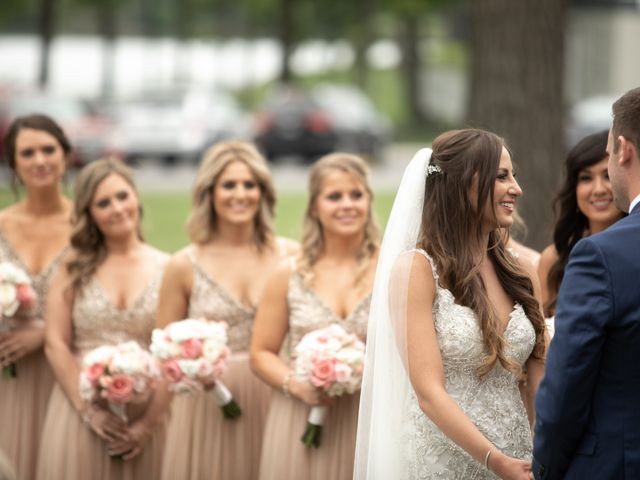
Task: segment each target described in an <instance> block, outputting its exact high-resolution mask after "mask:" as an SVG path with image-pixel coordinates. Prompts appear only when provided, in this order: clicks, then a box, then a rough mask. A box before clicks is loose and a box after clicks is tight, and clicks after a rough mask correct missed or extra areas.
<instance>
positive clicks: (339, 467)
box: [251, 153, 379, 480]
mask: <svg viewBox="0 0 640 480" xmlns="http://www.w3.org/2000/svg"><path fill="white" fill-rule="evenodd" d="M309 195H310V198H309V204H308V207H307V212H306V216H305V221H304V232H303V241H302V252H301V255H300V257H299V258H298V260H297V261H292V262H288V263H286V264H284V265H282V266H281V267H280V268H279V269H278V271H277V272H276V273H275V274H274V275H273V276H272V278H271V279H270V280H269V281H268V283H267V287H266V289H265V293H264V297H263V299H262V302H261V303H260V308H259V310H258V313H257V315H256V325H255V329H254V334H253V339H252V342H251V365H252V367H253V369H254V371H255V372H256V374H257V375H258V376H259V377H260V378H262V380H264V381H265V382H266V383H267V384H268V385H270V386H271V387H273V388H274V395H273V396H272V402H271V407H270V410H269V416H268V419H267V425H266V427H265V434H264V446H263V449H262V456H261V462H260V479H261V480H268V479H273V480H285V479H299V478H304V479H305V480H316V479H317V480H324V479H327V478H331V479H332V480H340V479H351V478H352V476H353V458H354V453H355V441H356V425H357V415H358V403H359V397H360V396H359V394H356V395H347V396H343V397H339V398H337V399H335V400H334V401H329V400H328V399H327V398H325V396H324V395H323V394H322V393H321V392H320V391H319V390H318V389H316V388H315V387H313V386H312V385H311V384H310V383H308V382H301V381H299V380H297V379H296V378H295V377H294V376H293V375H292V362H293V361H294V358H291V354H290V352H291V351H292V350H293V348H295V346H296V344H297V343H298V342H299V341H300V339H301V338H302V337H303V336H304V334H306V333H307V332H310V331H312V330H316V329H318V328H322V327H326V326H328V325H330V324H332V323H338V324H340V325H342V326H343V327H344V328H345V329H346V330H347V331H349V332H351V333H355V334H357V335H358V336H359V337H360V338H361V339H362V340H364V339H365V336H366V332H367V318H368V315H369V303H370V300H371V289H372V287H373V277H374V273H375V268H376V260H377V256H378V245H379V232H378V227H377V226H376V223H375V220H374V217H373V212H372V210H371V202H372V199H373V194H372V192H371V190H370V188H369V183H368V179H367V168H366V165H365V164H364V162H363V161H362V160H361V159H360V158H359V157H356V156H353V155H348V154H343V153H336V154H332V155H328V156H326V157H323V158H322V159H320V160H319V161H318V162H316V164H315V165H314V166H313V167H312V170H311V174H310V181H309ZM292 260H293V259H292ZM287 338H288V341H287V342H285V339H287ZM329 403H330V404H331V406H330V408H329V411H328V413H327V416H326V419H325V422H324V427H323V439H322V444H321V445H320V447H319V448H318V449H308V448H307V447H305V446H304V445H303V443H302V442H301V441H300V437H301V435H302V433H303V431H304V429H305V426H306V422H307V415H308V413H309V409H310V406H313V405H318V404H329Z"/></svg>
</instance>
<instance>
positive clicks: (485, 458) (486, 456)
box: [484, 448, 493, 470]
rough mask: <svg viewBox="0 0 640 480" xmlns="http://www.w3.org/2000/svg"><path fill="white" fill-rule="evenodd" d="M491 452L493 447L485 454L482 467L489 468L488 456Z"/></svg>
mask: <svg viewBox="0 0 640 480" xmlns="http://www.w3.org/2000/svg"><path fill="white" fill-rule="evenodd" d="M491 452H493V448H490V449H489V451H488V452H487V454H486V455H485V456H484V468H486V469H487V470H490V468H489V457H490V456H491Z"/></svg>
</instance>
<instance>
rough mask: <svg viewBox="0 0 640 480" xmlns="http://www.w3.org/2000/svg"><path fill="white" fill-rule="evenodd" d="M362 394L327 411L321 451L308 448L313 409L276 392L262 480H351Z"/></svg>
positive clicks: (341, 399)
mask: <svg viewBox="0 0 640 480" xmlns="http://www.w3.org/2000/svg"><path fill="white" fill-rule="evenodd" d="M359 402H360V394H355V395H345V396H343V397H339V398H337V399H336V402H335V403H334V404H333V405H331V406H330V407H329V409H328V411H327V415H326V417H325V420H324V423H323V427H322V441H321V444H320V446H319V447H318V448H309V447H307V446H305V445H304V444H303V443H302V442H301V441H300V437H302V434H303V433H304V431H305V428H306V425H307V417H308V415H309V410H310V407H309V406H308V405H306V404H304V403H303V402H301V401H299V400H297V399H294V398H287V397H285V396H284V395H283V394H282V393H280V392H274V394H273V397H272V400H271V407H270V410H269V416H268V418H267V425H266V427H265V434H264V445H263V447H262V456H261V460H260V480H294V479H296V480H297V479H305V480H326V479H331V480H343V479H344V480H347V479H348V480H351V479H352V478H353V463H354V456H355V447H356V430H357V425H358V406H359Z"/></svg>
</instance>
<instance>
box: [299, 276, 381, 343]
mask: <svg viewBox="0 0 640 480" xmlns="http://www.w3.org/2000/svg"><path fill="white" fill-rule="evenodd" d="M287 303H288V306H289V335H288V337H289V351H293V348H295V346H296V345H297V344H298V343H299V342H300V340H301V339H302V337H303V336H304V335H305V334H307V333H308V332H311V331H313V330H317V329H318V328H324V327H327V326H329V325H331V324H332V323H338V324H340V325H341V326H342V327H343V328H344V329H345V330H346V331H347V332H350V333H355V334H356V335H357V336H358V338H360V339H361V340H363V341H364V340H365V339H366V337H367V322H368V320H369V306H370V304H371V295H367V296H366V297H365V298H364V299H362V301H360V303H359V304H358V305H357V306H356V307H355V308H354V310H353V311H352V312H351V313H350V314H349V315H348V316H347V318H344V319H342V318H340V317H339V316H338V315H337V314H336V313H335V312H334V311H333V310H331V308H329V306H328V305H327V304H326V303H325V302H323V301H322V299H321V298H320V297H319V296H318V295H317V294H316V292H314V291H313V290H312V289H310V288H309V287H307V286H306V285H305V284H304V282H303V280H302V277H301V276H300V275H299V274H298V272H296V271H293V272H292V273H291V277H290V278H289V290H288V292H287Z"/></svg>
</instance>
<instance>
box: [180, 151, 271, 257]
mask: <svg viewBox="0 0 640 480" xmlns="http://www.w3.org/2000/svg"><path fill="white" fill-rule="evenodd" d="M233 162H241V163H244V164H245V165H246V166H247V167H248V168H249V170H250V171H251V174H252V175H253V176H254V178H255V180H256V182H257V183H258V187H259V188H260V205H259V207H258V212H257V214H256V216H255V218H254V227H255V228H254V240H255V243H256V245H257V247H258V249H259V250H262V249H264V248H265V247H270V246H271V245H272V243H273V237H274V234H273V217H274V209H275V204H276V194H275V189H274V187H273V180H272V178H271V172H270V171H269V167H268V166H267V162H266V160H265V159H264V157H263V156H262V155H261V154H260V152H258V150H257V149H256V147H254V146H253V145H252V144H250V143H247V142H243V141H239V140H228V141H224V142H220V143H217V144H215V145H214V146H213V147H211V148H209V150H207V152H206V153H205V154H204V157H203V158H202V161H201V163H200V168H199V169H198V174H197V176H196V180H195V182H194V185H193V206H192V209H191V213H190V214H189V218H188V219H187V223H186V227H187V232H188V233H189V237H190V238H191V241H192V242H194V243H198V244H203V243H206V242H208V241H209V240H211V238H212V236H213V234H214V233H215V232H216V230H217V228H218V215H217V213H216V211H215V208H214V206H213V200H212V192H213V189H214V187H215V185H216V182H217V181H218V178H219V177H220V175H221V174H222V172H223V171H224V169H225V168H227V166H228V165H229V164H231V163H233Z"/></svg>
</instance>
